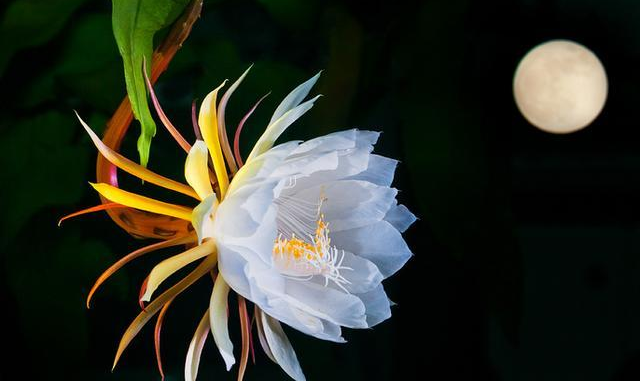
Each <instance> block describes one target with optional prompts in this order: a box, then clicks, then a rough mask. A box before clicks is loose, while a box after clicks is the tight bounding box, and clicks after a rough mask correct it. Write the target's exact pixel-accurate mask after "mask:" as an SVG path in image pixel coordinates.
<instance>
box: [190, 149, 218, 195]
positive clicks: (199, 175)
mask: <svg viewBox="0 0 640 381" xmlns="http://www.w3.org/2000/svg"><path fill="white" fill-rule="evenodd" d="M208 160H209V152H208V150H207V145H206V143H205V142H204V141H202V140H196V142H195V144H194V145H193V146H192V147H191V150H189V154H188V155H187V160H186V161H185V164H184V177H185V178H186V180H187V183H189V185H191V187H192V188H193V189H194V190H195V191H196V193H197V194H198V196H199V197H200V199H201V200H203V199H204V198H206V197H207V196H209V195H210V194H212V193H213V189H212V188H211V181H210V179H209V166H208Z"/></svg>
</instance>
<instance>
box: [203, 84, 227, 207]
mask: <svg viewBox="0 0 640 381" xmlns="http://www.w3.org/2000/svg"><path fill="white" fill-rule="evenodd" d="M225 82H226V81H225ZM225 82H223V83H222V84H221V85H220V86H218V87H217V88H216V89H214V90H213V91H212V92H210V93H209V94H207V96H206V97H205V98H204V100H203V101H202V105H201V106H200V113H199V115H198V125H199V126H200V132H201V133H202V137H203V138H204V141H205V143H207V148H208V149H209V155H211V160H212V161H213V169H214V171H215V173H216V176H217V177H218V183H219V185H220V195H219V196H220V199H222V198H223V197H224V196H225V194H226V193H227V188H228V187H229V176H228V175H227V167H226V164H225V162H224V156H223V155H222V148H221V146H220V139H219V136H218V118H217V115H216V99H217V97H218V91H220V89H221V88H222V86H224V84H225Z"/></svg>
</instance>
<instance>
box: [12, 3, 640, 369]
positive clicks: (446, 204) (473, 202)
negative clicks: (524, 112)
mask: <svg viewBox="0 0 640 381" xmlns="http://www.w3.org/2000/svg"><path fill="white" fill-rule="evenodd" d="M0 12H1V14H2V16H1V17H0V20H1V22H0V47H1V49H0V76H1V77H0V99H2V102H1V106H0V150H1V151H0V152H2V154H1V155H0V179H2V186H1V187H0V192H1V193H2V195H1V196H2V197H0V207H1V210H2V217H0V229H1V230H0V231H2V234H1V235H0V253H1V254H0V255H1V257H0V259H1V260H0V274H1V277H0V282H1V286H2V287H1V288H0V290H1V292H0V300H1V301H2V306H3V308H2V315H3V321H4V322H5V323H4V333H3V343H4V345H5V350H7V351H8V355H4V356H3V357H2V360H1V361H2V362H1V363H0V364H1V366H0V379H7V380H14V379H50V380H57V379H64V380H72V379H94V380H112V379H120V380H134V379H135V380H141V379H144V380H147V379H159V376H158V375H157V371H156V369H155V362H154V359H153V348H152V335H151V329H149V328H148V329H146V330H144V331H143V333H142V334H141V335H140V337H139V338H138V339H137V340H136V341H135V342H134V344H133V346H132V347H131V348H130V349H129V350H128V351H127V353H126V354H125V357H124V360H123V361H122V362H121V364H120V365H119V367H118V368H117V370H116V372H115V373H114V374H111V373H110V372H109V369H110V366H111V361H112V356H113V354H114V351H115V348H116V345H117V341H118V339H119V336H120V335H121V333H122V332H123V330H124V328H125V327H126V326H127V324H128V323H129V322H130V320H131V319H133V317H134V316H135V314H136V313H137V309H138V308H139V307H138V306H137V303H136V295H137V289H138V287H139V284H140V282H141V281H142V280H143V279H144V277H145V276H146V274H147V272H148V271H149V269H150V268H151V266H152V264H153V263H154V262H155V260H153V259H150V258H143V259H141V260H139V261H137V262H135V263H134V264H132V265H131V266H130V267H128V268H126V269H125V270H123V271H122V272H121V273H120V274H118V276H116V277H114V278H113V279H112V280H110V281H109V282H108V284H107V285H106V286H105V287H104V288H103V289H102V291H101V292H100V293H99V295H98V296H97V298H96V299H95V301H94V305H93V308H92V309H91V310H86V309H85V307H84V298H85V297H86V295H87V292H88V289H89V288H90V286H91V285H92V282H93V280H94V279H95V278H96V277H97V276H98V274H99V273H100V272H101V271H102V270H103V269H105V268H106V266H108V264H110V263H111V262H113V261H114V260H116V259H117V258H119V257H120V256H122V255H124V254H126V253H127V252H129V251H131V250H133V249H135V248H137V247H139V246H140V245H141V242H139V241H137V240H135V239H133V238H131V237H129V236H127V235H126V234H125V233H124V232H123V231H121V230H119V229H118V228H117V227H116V226H115V224H113V223H111V222H110V220H108V218H107V217H106V216H105V215H102V214H99V215H92V216H88V217H85V218H82V219H81V220H75V221H69V222H67V223H65V224H64V225H63V228H62V229H59V228H57V227H56V222H57V219H58V218H59V217H60V216H61V215H64V214H67V213H70V212H72V211H75V210H77V209H80V208H84V207H88V206H91V205H94V204H96V203H97V202H98V197H97V196H96V194H95V193H94V192H92V191H91V190H90V188H89V186H88V185H87V181H90V180H94V178H95V173H94V166H95V157H96V152H95V150H94V148H93V146H92V144H91V143H90V141H89V139H88V137H87V136H86V135H85V134H84V133H83V132H82V131H81V128H80V126H79V124H78V123H77V121H76V120H75V119H74V118H73V116H72V110H73V109H76V110H78V111H79V112H80V113H81V115H83V116H84V117H86V118H87V119H88V120H89V122H90V124H91V125H92V126H93V128H94V129H96V130H98V131H100V130H102V129H103V128H104V123H105V122H106V120H107V119H108V118H109V116H110V115H111V113H112V112H113V111H114V110H115V108H116V107H117V105H118V104H119V102H120V100H121V99H122V97H123V96H124V94H125V84H124V77H123V69H122V61H121V59H120V56H119V55H118V50H117V47H116V44H115V40H114V38H113V34H112V29H111V3H110V2H109V1H106V0H99V1H98V0H93V1H90V0H13V1H6V2H3V3H2V4H0ZM639 19H640V2H637V1H634V0H627V1H624V0H612V1H607V2H604V1H597V0H539V1H536V0H513V1H506V0H505V1H489V2H476V1H470V0H452V1H417V0H415V1H412V0H399V1H395V2H388V1H379V0H374V1H369V2H366V3H363V2H358V1H337V0H328V1H321V0H306V1H301V0H237V1H231V0H205V4H204V11H203V15H202V18H201V19H200V20H199V21H198V22H197V23H196V26H195V28H194V29H193V32H192V34H191V36H190V37H189V39H188V40H187V42H186V43H185V45H184V47H183V49H182V50H181V51H179V53H178V54H177V56H176V58H175V59H174V61H173V62H172V64H171V65H170V68H169V70H168V71H167V72H166V73H165V74H164V75H163V76H162V77H161V78H160V80H159V82H158V84H157V85H156V90H157V92H158V95H159V98H160V100H161V102H162V103H163V105H164V107H165V111H166V112H167V113H168V114H169V116H170V117H171V118H172V119H173V121H174V123H175V124H176V125H178V126H181V127H182V130H183V132H184V133H185V134H186V135H187V136H191V133H190V131H191V127H190V105H191V102H192V101H193V100H194V99H198V98H199V99H202V97H203V96H204V95H205V94H206V93H207V92H208V91H209V90H210V89H211V88H213V87H215V86H217V84H219V83H220V82H221V81H222V80H223V79H225V78H230V79H235V78H236V77H237V76H239V75H240V74H241V73H242V72H243V71H244V70H245V69H246V68H247V67H248V66H249V65H250V64H251V63H254V64H255V66H254V68H253V69H252V71H251V73H250V75H249V77H248V78H247V79H246V81H245V83H244V84H243V86H242V87H241V88H240V89H239V90H238V91H237V92H236V94H235V95H234V96H233V99H232V101H231V103H230V109H229V111H228V122H227V125H229V126H233V125H235V123H237V121H238V120H239V118H240V117H241V116H242V115H243V114H244V113H245V112H246V111H247V110H248V109H249V108H250V107H251V106H252V105H253V103H254V102H255V101H256V100H257V99H258V98H259V97H261V96H262V95H263V94H266V93H267V92H269V91H271V95H270V96H269V97H268V98H267V99H266V100H265V101H264V102H263V104H262V105H261V106H260V108H259V109H258V111H257V112H256V113H255V114H254V116H252V117H251V119H250V120H249V122H248V124H247V126H246V128H245V132H243V142H244V143H243V144H242V147H243V150H244V152H245V154H246V152H247V150H248V149H249V147H250V145H251V142H253V141H255V139H256V138H257V137H258V135H259V134H260V132H261V129H262V128H263V127H264V124H265V123H266V122H267V121H268V118H269V116H270V114H271V112H272V111H273V109H274V108H275V106H276V105H277V104H278V101H279V100H280V99H282V97H283V96H284V95H285V94H286V93H287V92H288V91H289V90H290V89H291V88H293V87H294V86H296V85H297V84H298V83H300V82H301V81H303V80H304V79H306V78H308V77H310V76H311V75H313V74H314V73H315V72H317V71H318V70H320V69H324V73H323V76H322V78H321V81H320V83H319V86H318V89H317V91H318V92H320V93H322V94H324V95H325V97H323V98H322V99H321V100H320V101H319V102H317V104H316V107H315V108H314V110H312V111H311V112H310V113H309V114H308V115H306V116H305V117H304V118H303V119H302V120H301V121H300V122H299V123H297V124H296V125H295V126H294V127H293V128H291V129H290V131H289V132H288V133H287V136H286V137H285V138H296V139H299V138H303V139H304V138H310V137H313V136H317V135H319V134H324V133H328V132H331V131H335V130H336V129H343V128H349V127H354V126H356V127H360V128H371V129H377V130H382V131H384V134H383V135H382V138H381V142H380V144H379V149H378V151H379V152H381V153H382V154H385V155H388V156H392V157H396V158H399V159H400V160H401V161H402V163H401V165H400V166H399V169H398V174H397V182H396V184H397V187H398V188H399V189H401V190H402V193H401V194H400V199H401V201H402V202H403V203H405V204H407V205H409V206H410V207H411V208H412V209H413V210H414V211H415V212H416V214H417V215H418V216H419V217H420V218H421V219H420V220H419V221H418V222H417V223H416V224H415V226H414V227H412V228H411V229H410V230H409V232H408V234H407V240H408V242H409V244H410V246H411V247H412V248H413V251H414V253H415V257H414V258H413V259H412V260H411V261H410V262H409V264H408V265H407V267H406V268H405V269H403V270H402V271H401V272H400V274H399V275H398V276H396V277H394V278H392V279H390V280H389V281H388V282H387V289H388V292H389V295H390V297H391V298H392V299H393V300H394V301H396V302H397V303H398V306H397V307H395V311H394V316H393V318H392V319H391V320H389V321H387V322H385V323H383V324H382V325H381V326H379V327H377V328H376V329H375V330H372V331H371V330H367V331H349V332H347V333H346V335H347V339H348V340H349V341H350V343H349V344H347V345H336V344H332V343H325V342H319V341H317V340H315V339H311V338H308V337H305V336H303V335H300V334H298V333H295V332H290V334H291V337H292V341H293V342H294V345H295V347H296V349H297V351H298V354H299V357H300V358H301V362H302V365H303V368H304V369H305V371H306V373H307V376H308V378H309V379H310V380H323V379H335V380H392V379H399V378H401V377H404V378H405V379H412V380H413V379H434V380H563V381H566V380H594V381H595V380H637V379H639V378H640V298H639V296H640V261H639V258H640V242H639V237H640V230H639V227H640V226H639V224H638V221H639V218H638V213H637V211H638V210H639V207H640V203H639V202H638V199H637V194H638V192H639V191H640V148H639V147H638V142H639V141H640V130H639V129H638V125H637V124H638V122H637V120H638V118H637V109H638V106H637V104H638V99H640V98H639V96H638V89H639V88H640V86H639V85H640V77H639V75H638V69H637V68H638V67H640V30H639V29H638V28H639V27H638V23H637V20H639ZM156 37H157V38H158V39H159V38H161V37H162V33H160V35H159V36H156ZM554 38H567V39H573V40H575V41H578V42H580V43H582V44H585V45H586V46H588V47H589V48H591V49H592V50H593V51H594V52H595V53H596V54H597V55H598V56H599V57H600V58H601V60H602V61H603V63H604V65H605V68H606V69H607V71H608V75H609V80H610V95H609V99H608V102H607V105H606V106H605V109H604V112H603V114H602V115H601V116H600V117H599V118H598V119H597V120H596V122H595V123H594V124H593V125H592V126H590V127H589V128H587V129H585V130H584V131H581V132H578V133H575V134H572V135H568V136H553V135H548V134H545V133H543V132H540V131H537V130H536V129H534V128H533V127H531V126H529V125H528V124H527V123H526V122H525V121H524V119H523V118H522V117H521V116H520V115H519V114H518V112H517V110H516V108H515V105H514V103H513V100H512V95H511V79H512V75H513V71H514V70H515V66H516V65H517V62H518V60H519V58H520V57H522V55H523V54H524V53H526V51H527V50H528V49H530V48H531V47H533V46H534V45H536V44H538V43H540V42H543V41H546V40H549V39H554ZM136 128H137V127H136ZM136 128H132V130H131V133H130V134H129V135H128V138H127V139H126V141H125V144H124V147H123V151H124V152H125V154H127V156H129V157H131V158H134V159H135V158H137V153H136V148H135V141H136V138H137V135H138V132H139V131H137V130H136ZM167 135H168V134H166V133H165V131H163V130H162V129H159V131H158V134H157V137H156V138H155V139H154V143H153V146H152V150H151V156H150V165H149V166H150V168H151V169H154V170H157V171H159V172H160V173H166V174H170V175H171V176H172V177H173V178H176V179H179V178H181V172H182V165H183V161H182V160H183V156H182V155H183V154H182V152H181V151H180V149H179V148H177V147H176V146H175V144H174V143H173V142H172V141H171V140H170V138H168V136H167ZM283 140H284V139H283ZM123 181H124V184H125V186H126V187H128V188H133V189H139V188H141V187H143V185H142V184H140V183H138V182H136V181H133V180H131V179H127V178H124V179H123ZM162 196H165V195H164V194H162ZM158 255H159V256H162V257H164V256H166V255H169V253H168V252H166V251H165V252H162V253H159V254H158ZM156 258H157V256H156ZM209 289H210V284H207V282H206V281H201V282H199V283H198V285H197V287H196V289H195V290H194V291H193V292H189V293H186V294H185V295H184V296H181V297H180V298H179V300H177V301H176V303H174V306H173V307H172V308H171V310H170V311H169V312H168V315H167V318H166V320H165V328H164V330H163V334H164V336H163V354H164V360H165V367H166V371H167V373H168V377H167V379H169V380H177V379H181V378H182V366H183V363H184V356H185V354H186V350H187V346H188V342H189V340H190V338H191V335H192V332H193V330H194V329H195V327H196V325H197V322H198V319H199V315H200V313H201V312H202V310H204V308H206V307H205V306H206V303H207V300H208V299H207V298H208V296H207V293H208V291H209ZM232 335H233V336H234V337H235V338H236V339H238V338H239V331H238V328H237V327H232ZM214 377H215V379H232V378H233V377H234V376H233V375H226V374H225V372H224V371H223V366H222V362H221V360H220V359H219V355H218V354H217V353H216V351H215V350H213V349H212V347H211V345H210V343H209V345H208V347H207V349H206V350H205V353H204V355H203V361H202V370H201V377H200V378H201V379H213V378H214ZM285 377H286V376H285V375H284V373H282V372H281V371H280V370H279V369H278V368H277V366H275V365H273V364H271V363H269V361H268V360H267V359H266V357H265V356H263V355H261V354H258V355H257V363H256V365H255V366H251V367H250V368H249V370H248V373H247V379H248V380H256V379H260V380H268V379H284V378H285Z"/></svg>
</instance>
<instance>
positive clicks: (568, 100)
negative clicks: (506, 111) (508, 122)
mask: <svg viewBox="0 0 640 381" xmlns="http://www.w3.org/2000/svg"><path fill="white" fill-rule="evenodd" d="M607 89H608V84H607V74H606V73H605V71H604V67H603V66H602V63H601V62H600V60H599V59H598V57H596V55H595V54H593V52H591V51H590V50H589V49H587V48H586V47H584V46H582V45H580V44H578V43H575V42H573V41H568V40H552V41H549V42H545V43H543V44H540V45H538V46H536V47H534V48H533V49H531V50H530V51H529V52H528V53H527V54H526V55H525V56H524V58H522V60H521V61H520V64H518V68H517V69H516V73H515V75H514V78H513V94H514V97H515V100H516V104H517V105H518V109H519V110H520V112H521V113H522V115H523V116H524V117H525V118H526V119H527V120H528V121H529V123H531V124H533V125H534V126H536V127H538V128H539V129H541V130H543V131H546V132H550V133H554V134H568V133H571V132H575V131H578V130H580V129H582V128H584V127H586V126H588V125H589V124H590V123H591V122H593V120H594V119H595V118H596V117H597V116H598V114H600V111H602V108H603V107H604V103H605V100H606V99H607Z"/></svg>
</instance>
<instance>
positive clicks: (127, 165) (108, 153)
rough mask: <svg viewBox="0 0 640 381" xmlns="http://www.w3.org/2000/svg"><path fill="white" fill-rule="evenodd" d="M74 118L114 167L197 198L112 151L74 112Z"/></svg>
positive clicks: (170, 181) (190, 191)
mask: <svg viewBox="0 0 640 381" xmlns="http://www.w3.org/2000/svg"><path fill="white" fill-rule="evenodd" d="M76 116H77V117H78V120H79V121H80V123H81V124H82V127H84V129H85V130H86V131H87V134H89V137H90V138H91V140H92V141H93V144H95V146H96V148H98V151H100V153H101V154H102V156H104V157H105V159H107V160H108V161H109V162H110V163H111V164H113V165H115V166H116V167H118V168H120V169H122V170H123V171H125V172H128V173H130V174H132V175H134V176H136V177H139V178H140V179H142V180H144V181H148V182H150V183H152V184H155V185H158V186H161V187H163V188H167V189H170V190H172V191H175V192H179V193H182V194H186V195H187V196H191V197H194V198H197V197H198V195H197V194H196V192H195V191H194V190H193V189H192V188H191V187H190V186H188V185H185V184H182V183H179V182H177V181H174V180H171V179H168V178H166V177H164V176H161V175H158V174H157V173H155V172H152V171H150V170H149V169H147V168H145V167H143V166H141V165H139V164H136V163H134V162H133V161H131V160H129V159H127V158H126V157H124V156H122V155H120V154H119V153H117V152H116V151H114V150H112V149H111V148H109V147H108V146H107V145H106V144H104V143H103V142H102V140H100V138H99V137H98V135H96V134H95V132H93V131H92V130H91V127H89V125H88V124H87V123H85V121H84V120H82V118H80V115H78V113H77V112H76Z"/></svg>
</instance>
